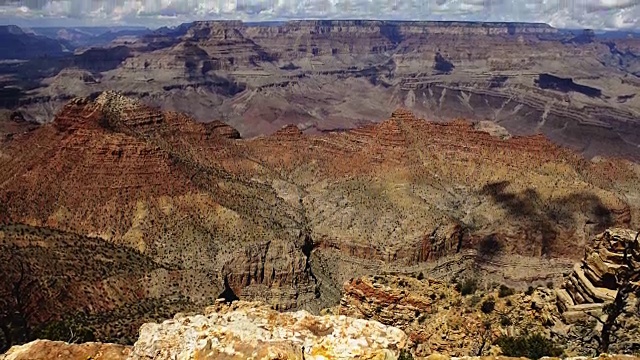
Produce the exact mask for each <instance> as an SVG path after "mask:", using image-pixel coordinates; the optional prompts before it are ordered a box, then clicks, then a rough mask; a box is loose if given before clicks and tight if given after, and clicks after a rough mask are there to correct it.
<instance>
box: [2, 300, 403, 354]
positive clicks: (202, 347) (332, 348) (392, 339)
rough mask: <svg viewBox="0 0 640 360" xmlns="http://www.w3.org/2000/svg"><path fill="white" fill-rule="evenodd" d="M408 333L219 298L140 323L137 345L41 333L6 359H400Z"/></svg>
mask: <svg viewBox="0 0 640 360" xmlns="http://www.w3.org/2000/svg"><path fill="white" fill-rule="evenodd" d="M406 341H407V337H406V335H405V333H404V332H403V331H402V330H400V329H398V328H395V327H393V326H386V325H382V324H380V323H378V322H375V321H367V320H361V319H354V318H349V317H345V316H336V315H327V316H313V315H311V314H309V313H308V312H306V311H299V312H293V313H279V312H277V311H275V310H273V309H271V308H269V307H267V306H265V305H263V304H259V303H247V302H234V303H233V304H231V305H225V304H224V303H222V302H219V303H218V304H217V305H215V306H212V307H209V308H207V309H206V310H205V312H204V314H203V315H194V316H186V315H183V314H177V315H176V316H175V317H174V319H172V320H167V321H164V322H163V323H160V324H156V323H148V324H144V325H143V326H142V327H141V328H140V338H139V339H138V341H136V343H135V345H134V346H133V349H130V348H129V347H124V346H119V345H111V344H97V343H87V344H80V345H70V344H66V343H61V342H50V341H40V340H39V341H35V342H32V343H30V344H26V345H22V346H16V347H13V348H12V349H10V350H9V352H7V354H5V355H4V357H2V355H0V359H3V360H26V359H30V360H35V359H54V358H56V359H57V358H59V357H63V358H65V359H69V360H74V359H78V360H80V359H81V360H86V359H88V358H91V359H96V360H103V359H104V360H106V359H110V360H119V359H122V360H124V359H127V360H143V359H145V360H146V359H155V360H169V359H203V360H204V359H211V360H213V359H228V360H232V359H234V360H247V359H255V360H267V359H289V360H302V359H317V360H321V359H344V360H347V359H371V360H390V359H396V358H397V357H398V355H399V352H400V350H402V349H404V348H405V345H406Z"/></svg>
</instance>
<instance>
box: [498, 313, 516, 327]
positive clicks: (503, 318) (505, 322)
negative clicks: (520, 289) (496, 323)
mask: <svg viewBox="0 0 640 360" xmlns="http://www.w3.org/2000/svg"><path fill="white" fill-rule="evenodd" d="M500 325H502V326H511V325H513V321H511V319H509V317H508V316H505V315H502V316H501V317H500Z"/></svg>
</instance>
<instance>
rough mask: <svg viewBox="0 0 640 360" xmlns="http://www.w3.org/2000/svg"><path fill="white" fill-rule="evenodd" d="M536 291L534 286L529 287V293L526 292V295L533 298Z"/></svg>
mask: <svg viewBox="0 0 640 360" xmlns="http://www.w3.org/2000/svg"><path fill="white" fill-rule="evenodd" d="M535 290H536V289H534V288H533V286H529V288H528V289H527V291H525V292H524V294H525V295H529V296H531V295H532V294H533V292H534V291H535Z"/></svg>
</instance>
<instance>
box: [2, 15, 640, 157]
mask: <svg viewBox="0 0 640 360" xmlns="http://www.w3.org/2000/svg"><path fill="white" fill-rule="evenodd" d="M576 35H578V36H576ZM12 36H14V37H15V36H18V35H15V34H13V35H12ZM24 36H27V35H24ZM25 41H26V40H25ZM639 76H640V39H639V38H637V37H635V38H615V37H613V38H612V37H608V38H606V37H594V36H593V35H592V34H588V33H586V34H574V33H568V32H565V31H559V30H557V29H554V28H551V27H549V26H547V25H544V24H513V23H511V24H507V23H457V22H392V21H389V22H384V21H292V22H287V23H283V24H279V25H267V24H262V25H260V24H243V23H241V22H233V21H231V22H215V21H210V22H196V23H192V24H184V25H182V26H180V27H178V28H175V29H162V30H159V31H156V32H153V33H150V34H146V35H143V36H141V37H140V38H137V39H136V38H131V37H126V36H125V37H122V38H118V39H115V40H114V41H113V42H111V43H110V44H109V45H105V46H103V47H95V48H89V49H78V50H77V51H76V53H75V54H73V55H67V56H59V57H55V58H52V59H45V58H35V59H30V60H28V61H23V62H17V63H15V62H9V63H3V64H0V84H2V85H3V86H4V87H5V89H4V90H3V91H4V93H3V94H4V96H3V97H2V98H1V99H0V100H1V101H2V103H1V104H0V106H2V107H6V108H9V109H11V110H20V111H22V112H23V113H24V114H25V116H26V117H27V118H29V119H37V120H38V121H39V122H48V121H50V120H51V119H52V118H53V116H54V114H55V113H56V112H57V111H58V110H59V109H60V108H61V107H62V106H63V105H64V104H65V103H66V102H67V101H68V100H69V99H71V98H73V97H76V96H89V95H91V94H97V93H100V92H102V91H106V90H118V91H122V92H125V93H127V94H129V95H131V96H135V97H137V98H139V99H142V100H144V101H145V102H146V103H148V104H152V105H157V106H162V107H163V108H164V109H166V110H177V111H182V112H188V113H189V114H191V115H192V116H194V117H195V118H197V119H198V120H200V121H203V122H208V121H211V120H213V119H222V120H224V121H225V122H226V123H228V124H230V125H232V126H233V127H235V128H236V129H238V130H239V132H240V133H241V134H242V135H243V137H251V136H256V135H262V134H271V133H273V132H275V131H277V130H278V129H279V128H281V127H282V126H284V125H287V124H294V125H297V126H299V127H300V128H301V129H303V130H304V131H305V132H308V133H318V132H323V131H329V130H340V129H349V128H354V127H359V126H361V125H363V124H366V123H368V122H371V121H374V122H378V121H381V120H384V119H386V118H388V117H389V115H390V112H391V111H392V110H393V109H395V108H397V107H401V106H402V107H407V108H409V109H410V110H412V111H413V112H414V113H415V114H417V115H418V116H424V117H426V118H428V119H431V120H451V119H455V118H457V117H464V118H467V119H470V120H474V121H475V120H479V121H482V120H490V121H492V122H495V123H497V124H499V125H500V126H502V127H504V128H506V130H507V131H509V132H510V133H511V134H514V135H532V134H536V133H542V134H544V135H545V136H547V137H548V138H549V139H551V140H552V141H553V142H555V143H557V144H561V145H564V146H569V147H571V148H573V149H575V150H577V151H579V152H582V153H584V154H585V155H587V156H588V157H593V156H597V155H608V156H619V157H624V158H629V159H635V160H640V150H639V148H638V145H640V132H639V131H640V130H638V129H640V127H638V126H637V125H638V119H639V118H640V97H638V96H636V94H637V93H638V90H639V88H640V77H639Z"/></svg>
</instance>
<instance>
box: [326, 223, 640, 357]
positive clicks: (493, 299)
mask: <svg viewBox="0 0 640 360" xmlns="http://www.w3.org/2000/svg"><path fill="white" fill-rule="evenodd" d="M636 234H637V232H635V231H631V230H627V229H608V230H607V231H605V232H603V233H602V234H599V235H598V236H596V237H595V239H594V240H593V242H592V243H591V244H590V246H588V247H587V252H586V254H585V257H584V260H583V261H582V262H577V263H576V264H575V267H574V271H573V272H572V273H571V274H570V275H568V276H566V278H565V283H564V285H563V286H562V287H561V288H559V289H555V290H554V289H553V288H552V286H551V285H552V284H549V285H547V287H538V288H533V287H530V288H529V289H528V290H527V291H526V292H524V293H522V292H518V291H514V290H513V289H511V288H509V287H507V286H505V285H504V284H503V285H500V286H498V284H497V283H493V284H492V283H490V282H487V281H486V280H487V279H485V278H480V277H467V278H466V279H458V280H456V281H455V283H456V288H455V289H454V286H453V284H452V283H447V282H443V281H438V280H433V279H428V278H424V275H423V274H417V275H416V274H413V275H412V276H394V275H376V276H367V277H361V278H356V279H352V280H351V281H349V282H347V283H345V285H344V295H343V297H342V299H341V301H340V305H339V306H336V307H334V308H332V309H329V310H328V312H330V313H336V314H341V315H347V316H353V317H357V318H362V319H372V320H376V321H380V322H381V323H383V324H387V325H394V326H398V327H399V328H401V329H403V330H404V331H405V332H406V333H407V335H408V338H409V344H408V346H409V348H411V349H412V350H411V351H412V353H413V354H414V355H416V356H427V355H430V354H432V353H439V354H445V355H450V356H469V355H491V354H497V353H499V352H500V351H501V350H500V348H499V338H500V337H501V336H518V335H522V334H527V333H529V334H531V333H540V334H545V336H546V337H548V338H550V339H552V341H555V342H556V343H557V344H558V346H561V347H562V349H563V350H564V353H565V354H567V355H588V354H593V351H594V350H595V349H596V347H597V346H598V342H597V341H596V338H600V336H601V334H602V331H603V325H604V324H605V323H606V319H607V314H611V313H612V312H611V310H604V309H606V307H607V306H611V305H612V304H613V303H614V300H615V299H617V298H618V297H619V292H621V291H627V288H624V290H623V287H626V286H629V288H628V289H630V293H629V296H628V298H625V300H624V304H623V305H624V306H623V307H624V308H625V312H623V313H621V315H620V318H619V319H618V320H617V321H616V322H615V324H616V327H614V328H613V330H612V339H615V340H614V341H613V343H612V344H611V347H610V348H609V351H612V352H614V353H628V354H632V353H634V352H635V351H637V349H638V348H639V347H640V344H639V343H638V339H640V336H639V334H638V322H639V321H640V313H638V311H637V310H638V306H639V305H640V303H638V295H639V294H640V286H639V285H638V279H640V266H638V265H640V262H638V261H637V260H638V259H637V258H638V254H637V249H640V245H638V244H637V241H638V240H637V238H636ZM634 243H635V245H633V244H634ZM625 244H631V246H625ZM624 248H628V249H632V250H631V252H630V254H631V255H630V256H632V257H633V260H631V264H633V265H632V267H629V266H628V265H627V264H625V262H623V261H622V260H623V257H624V254H623V252H624V251H623V249H624ZM633 249H635V250H633ZM623 271H630V274H631V275H630V277H628V278H625V279H624V280H622V279H621V278H620V275H619V274H620V273H622V272H623ZM615 274H617V276H615ZM614 277H616V278H615V279H614ZM614 305H615V304H614ZM587 313H589V314H591V316H590V315H588V314H587ZM593 316H595V317H593ZM609 316H610V315H609ZM597 318H599V319H601V320H602V321H603V323H599V322H597V321H596V320H595V319H597Z"/></svg>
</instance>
